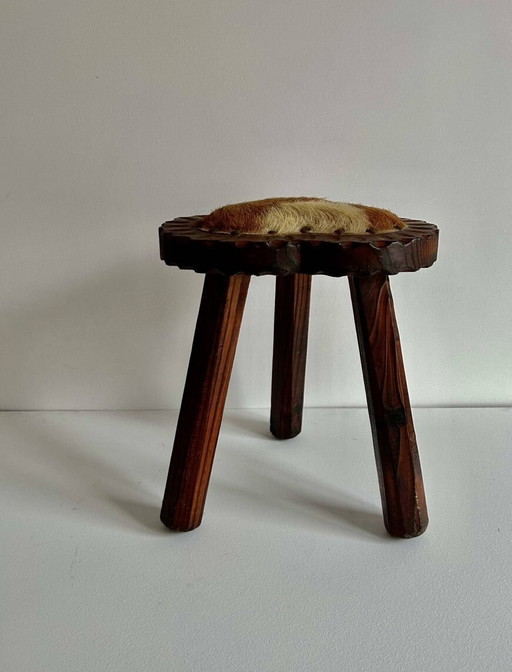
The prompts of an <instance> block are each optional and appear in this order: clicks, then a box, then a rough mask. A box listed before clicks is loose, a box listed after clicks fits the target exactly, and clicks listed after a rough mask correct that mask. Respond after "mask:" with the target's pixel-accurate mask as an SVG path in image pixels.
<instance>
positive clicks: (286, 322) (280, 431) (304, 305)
mask: <svg viewBox="0 0 512 672" xmlns="http://www.w3.org/2000/svg"><path fill="white" fill-rule="evenodd" d="M310 295H311V276H310V275H304V274H302V273H295V274H293V275H285V276H282V277H279V276H278V277H277V278H276V303H275V316H274V356H273V362H272V401H271V412H270V431H271V432H272V434H273V435H274V436H276V437H277V438H278V439H291V438H292V437H294V436H297V434H299V432H300V430H301V427H302V407H303V403H304V379H305V373H306V349H307V342H308V322H309V304H310Z"/></svg>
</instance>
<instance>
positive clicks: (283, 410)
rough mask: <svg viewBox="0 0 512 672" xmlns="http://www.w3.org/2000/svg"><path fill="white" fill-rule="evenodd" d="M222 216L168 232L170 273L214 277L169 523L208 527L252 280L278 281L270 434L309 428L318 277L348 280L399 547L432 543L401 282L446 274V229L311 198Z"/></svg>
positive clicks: (167, 498)
mask: <svg viewBox="0 0 512 672" xmlns="http://www.w3.org/2000/svg"><path fill="white" fill-rule="evenodd" d="M276 200H278V201H279V203H280V204H281V206H286V207H285V208H284V211H283V208H282V207H281V209H280V210H279V208H278V210H279V213H278V214H279V217H280V216H281V215H283V212H284V215H283V218H281V219H279V217H278V218H277V219H276V217H275V215H276V213H275V212H273V213H271V216H270V218H268V217H267V215H268V212H267V210H268V208H269V207H270V208H274V207H275V204H276ZM289 208H292V210H289ZM304 208H306V210H307V212H306V210H304ZM315 208H316V209H317V212H315ZM308 209H309V210H308ZM220 211H221V212H219V210H217V211H213V212H212V213H211V214H210V215H195V216H191V217H179V218H177V219H174V220H172V221H169V222H166V223H165V224H163V225H162V226H161V227H160V229H159V236H160V257H161V259H162V260H163V261H164V262H165V263H166V264H168V265H169V266H178V267H179V268H183V269H192V270H194V271H196V272H198V273H204V274H205V280H204V286H203V294H202V297H201V303H200V307H199V315H198V318H197V324H196V330H195V334H194V341H193V344H192V352H191V355H190V361H189V367H188V372H187V378H186V382H185V389H184V392H183V399H182V403H181V408H180V414H179V418H178V425H177V428H176V436H175V439H174V447H173V451H172V456H171V464H170V467H169V475H168V478H167V484H166V487H165V493H164V499H163V503H162V511H161V520H162V522H163V523H164V524H165V525H166V526H167V527H169V528H170V529H172V530H181V531H187V530H192V529H194V528H195V527H197V526H198V525H200V523H201V520H202V516H203V510H204V505H205V500H206V494H207V489H208V483H209V479H210V474H211V470H212V466H213V459H214V455H215V449H216V445H217V439H218V436H219V431H220V426H221V421H222V414H223V410H224V404H225V401H226V395H227V390H228V385H229V378H230V375H231V369H232V366H233V361H234V357H235V350H236V344H237V340H238V334H239V331H240V325H241V321H242V315H243V311H244V305H245V299H246V296H247V291H248V288H249V282H250V279H251V276H253V275H269V274H271V275H275V276H276V294H275V297H276V299H275V312H274V351H273V360H272V390H271V411H270V431H271V432H272V434H273V435H274V436H275V437H276V438H278V439H290V438H293V437H294V436H296V435H297V434H298V433H299V432H300V431H301V427H302V409H303V399H304V382H305V370H306V350H307V339H308V322H309V307H310V293H311V282H312V276H314V275H317V274H323V275H329V276H333V277H340V276H344V275H346V276H348V280H349V286H350V291H351V298H352V307H353V311H354V319H355V325H356V333H357V339H358V344H359V352H360V356H361V364H362V370H363V378H364V382H365V388H366V396H367V401H368V411H369V416H370V424H371V428H372V436H373V445H374V451H375V458H376V463H377V473H378V477H379V484H380V491H381V499H382V506H383V514H384V523H385V526H386V528H387V530H388V532H389V533H390V534H391V535H393V536H398V537H404V538H406V537H415V536H418V535H419V534H422V533H423V532H424V531H425V529H426V527H427V523H428V515H427V508H426V501H425V493H424V489H423V480H422V475H421V468H420V462H419V456H418V449H417V446H416V436H415V432H414V425H413V418H412V413H411V407H410V403H409V395H408V391H407V383H406V378H405V370H404V365H403V361H402V352H401V347H400V337H399V334H398V327H397V323H396V318H395V312H394V307H393V299H392V295H391V288H390V284H389V276H390V275H395V274H396V273H400V272H402V271H417V270H419V269H420V268H425V267H428V266H431V265H432V264H433V263H434V261H435V260H436V256H437V241H438V229H437V227H436V226H435V225H434V224H429V223H427V222H424V221H421V220H414V219H401V218H398V217H397V216H396V215H394V214H393V213H391V212H389V211H387V210H379V209H377V208H368V207H367V206H356V205H354V204H350V203H349V204H346V203H334V204H333V203H331V202H326V201H323V200H321V199H309V198H303V199H268V200H265V201H259V202H258V201H257V202H251V203H248V204H247V203H246V204H236V205H234V206H225V207H224V208H221V209H220ZM347 218H348V219H347ZM340 222H343V224H342V225H340ZM315 227H316V230H313V229H314V228H315ZM349 229H350V232H349Z"/></svg>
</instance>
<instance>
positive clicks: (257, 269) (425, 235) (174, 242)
mask: <svg viewBox="0 0 512 672" xmlns="http://www.w3.org/2000/svg"><path fill="white" fill-rule="evenodd" d="M208 217H209V216H208V215H194V216H190V217H178V218H176V219H174V220H172V221H169V222H165V223H164V224H163V225H162V226H161V227H160V230H159V233H160V258H161V259H162V260H163V261H164V262H165V263H166V264H168V265H169V266H178V267H179V268H183V269H192V270H194V271H196V272H197V273H220V274H222V275H239V274H246V275H288V274H291V273H306V274H308V275H319V274H322V275H330V276H332V277H341V276H344V275H353V274H361V275H368V274H369V275H372V274H374V273H378V272H383V273H386V274H387V275H395V274H396V273H401V272H403V271H417V270H419V269H420V268H426V267H428V266H431V265H432V264H433V263H434V261H435V260H436V258H437V242H438V234H439V230H438V228H437V226H435V225H434V224H429V223H427V222H424V221H421V220H415V219H401V220H400V221H401V222H402V223H403V225H404V226H403V228H402V229H400V230H393V231H390V232H385V233H362V234H341V235H340V234H328V233H298V234H288V235H274V234H273V235H269V234H260V235H258V234H254V233H251V234H247V233H236V234H234V235H226V234H223V233H216V232H213V233H212V232H211V231H204V230H203V228H202V226H203V224H204V222H205V220H207V219H208Z"/></svg>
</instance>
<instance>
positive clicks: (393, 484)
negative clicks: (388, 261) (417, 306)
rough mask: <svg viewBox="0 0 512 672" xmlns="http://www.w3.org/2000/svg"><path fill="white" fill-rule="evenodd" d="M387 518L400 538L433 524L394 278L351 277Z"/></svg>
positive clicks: (385, 519) (377, 276)
mask: <svg viewBox="0 0 512 672" xmlns="http://www.w3.org/2000/svg"><path fill="white" fill-rule="evenodd" d="M349 282H350V288H351V294H352V304H353V308H354V316H355V321H356V329H357V336H358V341H359V350H360V353H361V362H362V367H363V375H364V381H365V386H366V395H367V400H368V411H369V414H370V422H371V427H372V433H373V443H374V448H375V457H376V461H377V470H378V474H379V482H380V489H381V497H382V505H383V510H384V522H385V525H386V528H387V530H388V532H389V533H390V534H391V535H393V536H397V537H416V536H418V535H419V534H421V533H422V532H424V531H425V529H426V527H427V524H428V516H427V508H426V502H425V493H424V490H423V480H422V475H421V468H420V462H419V456H418V448H417V445H416V436H415V433H414V426H413V419H412V414H411V408H410V403H409V395H408V392H407V383H406V379H405V371H404V365H403V361H402V353H401V348H400V339H399V335H398V328H397V324H396V319H395V312H394V308H393V299H392V296H391V289H390V286H389V279H388V277H387V276H386V275H385V274H377V275H373V276H371V277H363V276H361V277H351V278H349Z"/></svg>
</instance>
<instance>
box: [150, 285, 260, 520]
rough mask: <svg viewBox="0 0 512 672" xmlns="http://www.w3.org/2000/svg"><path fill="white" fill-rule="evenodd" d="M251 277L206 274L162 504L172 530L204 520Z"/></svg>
mask: <svg viewBox="0 0 512 672" xmlns="http://www.w3.org/2000/svg"><path fill="white" fill-rule="evenodd" d="M249 281H250V276H248V275H238V276H232V277H224V276H221V275H215V274H207V275H206V277H205V281H204V288H203V295H202V298H201V305H200V308H199V316H198V319H197V325H196V331H195V335H194V341H193V344H192V353H191V355H190V363H189V368H188V373H187V380H186V383H185V389H184V392H183V400H182V403H181V410H180V415H179V418H178V426H177V429H176V437H175V440H174V448H173V452H172V457H171V464H170V468H169V476H168V479H167V485H166V488H165V494H164V500H163V504H162V512H161V520H162V522H163V523H164V525H166V526H167V527H169V528H170V529H172V530H183V531H185V530H192V529H193V528H195V527H197V526H198V525H199V524H200V523H201V518H202V515H203V509H204V503H205V499H206V492H207V489H208V482H209V479H210V473H211V469H212V465H213V458H214V455H215V448H216V445H217V439H218V435H219V430H220V424H221V421H222V413H223V410H224V403H225V400H226V394H227V389H228V384H229V378H230V375H231V368H232V366H233V360H234V357H235V349H236V343H237V340H238V333H239V330H240V324H241V321H242V314H243V309H244V305H245V299H246V296H247V289H248V287H249Z"/></svg>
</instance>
